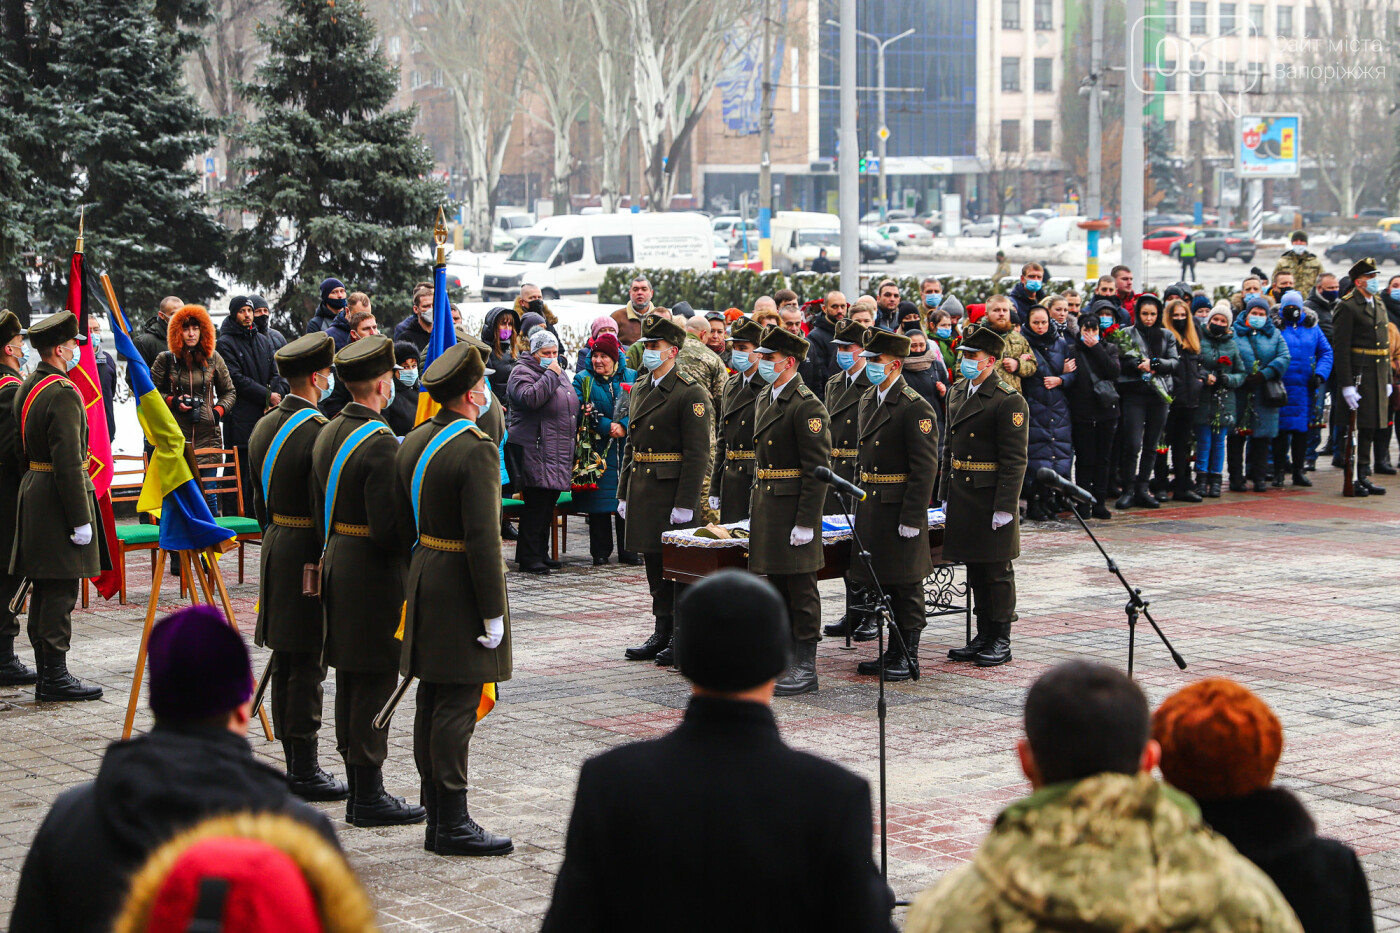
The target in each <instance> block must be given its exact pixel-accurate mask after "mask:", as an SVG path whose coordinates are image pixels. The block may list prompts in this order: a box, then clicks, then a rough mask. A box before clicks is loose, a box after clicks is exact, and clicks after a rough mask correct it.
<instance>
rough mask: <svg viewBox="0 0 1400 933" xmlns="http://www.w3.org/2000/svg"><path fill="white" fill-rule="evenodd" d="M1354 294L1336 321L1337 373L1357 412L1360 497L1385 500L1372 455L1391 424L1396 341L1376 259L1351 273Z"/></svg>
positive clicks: (1343, 394) (1338, 311)
mask: <svg viewBox="0 0 1400 933" xmlns="http://www.w3.org/2000/svg"><path fill="white" fill-rule="evenodd" d="M1348 275H1349V276H1350V277H1351V281H1352V285H1353V288H1352V290H1351V291H1350V292H1348V293H1347V295H1346V297H1344V298H1343V299H1342V300H1341V301H1340V302H1338V304H1337V309H1336V312H1335V313H1334V315H1333V317H1332V335H1333V340H1332V346H1333V360H1332V372H1333V374H1334V375H1335V377H1336V385H1337V386H1338V388H1339V390H1340V395H1341V399H1342V402H1343V403H1344V404H1345V405H1346V407H1347V408H1348V409H1350V410H1351V411H1354V412H1356V482H1355V484H1354V486H1353V489H1354V491H1355V494H1356V495H1358V496H1379V495H1384V494H1385V491H1386V490H1385V487H1384V486H1377V485H1376V484H1374V483H1372V482H1371V455H1372V451H1373V447H1374V445H1375V436H1376V434H1377V433H1378V432H1379V431H1380V430H1381V429H1382V428H1384V427H1385V426H1386V425H1387V424H1389V422H1390V405H1389V401H1390V393H1391V391H1392V388H1391V383H1390V337H1389V334H1388V332H1387V330H1386V324H1387V323H1388V321H1387V318H1386V313H1385V307H1384V306H1383V305H1382V304H1381V302H1380V300H1379V299H1378V298H1377V296H1378V295H1379V294H1380V292H1381V288H1382V285H1383V283H1382V282H1381V279H1380V276H1379V275H1377V273H1376V263H1375V261H1374V260H1372V259H1362V260H1361V261H1359V262H1358V263H1356V265H1354V266H1352V267H1351V271H1350V272H1349V273H1348Z"/></svg>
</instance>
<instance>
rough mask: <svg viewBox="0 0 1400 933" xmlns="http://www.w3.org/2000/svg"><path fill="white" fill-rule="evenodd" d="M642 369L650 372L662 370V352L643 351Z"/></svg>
mask: <svg viewBox="0 0 1400 933" xmlns="http://www.w3.org/2000/svg"><path fill="white" fill-rule="evenodd" d="M642 367H643V368H644V369H646V370H647V371H648V372H656V370H658V369H660V368H661V351H660V350H643V351H642Z"/></svg>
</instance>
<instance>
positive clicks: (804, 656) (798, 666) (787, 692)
mask: <svg viewBox="0 0 1400 933" xmlns="http://www.w3.org/2000/svg"><path fill="white" fill-rule="evenodd" d="M816 692H817V643H816V642H814V641H799V642H798V643H797V644H796V645H794V646H793V652H792V666H791V667H789V668H788V669H787V673H785V674H783V676H782V677H781V678H780V679H779V680H778V686H777V687H775V688H774V689H773V695H774V696H779V697H795V696H800V695H801V694H804V693H816Z"/></svg>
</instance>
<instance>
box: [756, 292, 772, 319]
mask: <svg viewBox="0 0 1400 933" xmlns="http://www.w3.org/2000/svg"><path fill="white" fill-rule="evenodd" d="M764 313H770V314H777V313H778V302H777V301H776V300H775V299H773V298H772V297H771V296H769V295H759V296H758V298H757V299H755V300H754V303H753V315H752V316H753V317H754V318H757V317H758V316H759V315H760V314H764Z"/></svg>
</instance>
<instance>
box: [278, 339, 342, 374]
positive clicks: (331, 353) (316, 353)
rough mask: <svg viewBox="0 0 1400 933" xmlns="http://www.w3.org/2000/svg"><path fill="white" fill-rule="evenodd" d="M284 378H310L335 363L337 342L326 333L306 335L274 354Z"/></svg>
mask: <svg viewBox="0 0 1400 933" xmlns="http://www.w3.org/2000/svg"><path fill="white" fill-rule="evenodd" d="M272 358H273V359H274V360H276V361H277V371H278V372H279V373H281V374H282V376H283V377H285V378H287V379H291V378H292V377H293V376H309V375H311V374H312V373H314V372H319V371H320V370H323V369H325V368H326V367H328V366H330V365H331V363H333V362H335V341H334V340H332V339H331V335H330V334H328V333H326V332H325V331H317V332H315V333H313V334H304V335H302V336H300V337H298V338H297V339H295V340H293V341H292V342H291V343H289V344H287V345H286V346H284V347H283V348H282V349H280V350H278V351H277V352H276V353H274V354H273V357H272Z"/></svg>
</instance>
